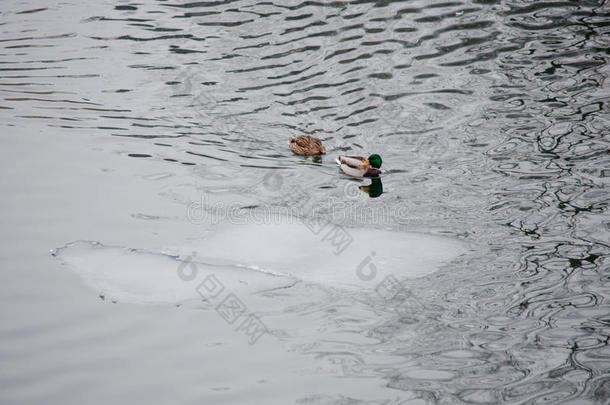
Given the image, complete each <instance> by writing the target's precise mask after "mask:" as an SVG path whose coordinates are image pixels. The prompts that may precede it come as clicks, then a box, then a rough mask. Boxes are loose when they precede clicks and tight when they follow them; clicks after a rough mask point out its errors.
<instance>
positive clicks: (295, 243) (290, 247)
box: [56, 220, 466, 303]
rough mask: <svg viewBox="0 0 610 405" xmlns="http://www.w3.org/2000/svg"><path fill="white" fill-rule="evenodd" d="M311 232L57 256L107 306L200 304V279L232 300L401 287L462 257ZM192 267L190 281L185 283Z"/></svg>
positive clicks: (281, 227) (372, 234) (420, 242)
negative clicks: (167, 249) (321, 289)
mask: <svg viewBox="0 0 610 405" xmlns="http://www.w3.org/2000/svg"><path fill="white" fill-rule="evenodd" d="M318 228H319V227H318ZM318 228H315V229H314V230H313V231H312V229H311V227H308V226H306V225H305V224H303V223H298V222H296V220H295V223H290V222H289V221H286V222H285V223H275V224H244V225H236V224H224V225H220V226H217V227H215V228H212V229H211V230H210V231H209V232H208V233H207V234H206V236H205V237H204V238H202V239H200V240H199V241H197V243H196V244H195V245H191V246H180V247H177V248H174V249H173V250H172V251H173V252H176V253H177V254H179V255H180V258H177V257H174V256H170V255H167V254H163V253H160V252H147V251H139V250H133V249H128V248H123V247H107V246H103V245H101V244H99V243H94V242H75V243H71V244H68V245H66V246H65V247H63V248H60V249H58V250H57V252H56V255H57V257H59V258H60V259H61V260H62V262H64V263H65V264H66V265H68V266H69V268H70V269H72V270H73V271H74V272H76V273H77V274H78V275H80V276H81V277H82V278H83V280H84V281H85V283H86V284H88V285H89V286H90V287H92V288H94V289H95V290H97V291H99V292H101V293H104V294H107V295H108V296H109V297H112V298H114V299H118V300H121V301H129V302H147V303H151V302H171V303H176V302H182V301H186V300H190V299H201V298H202V297H201V296H200V294H199V293H198V292H197V288H196V287H197V285H199V283H200V282H201V281H202V280H204V279H206V277H214V278H215V280H217V281H218V282H220V283H221V284H222V286H223V287H224V288H226V291H231V292H234V293H235V294H237V295H240V294H241V295H246V294H247V295H250V294H257V293H260V292H263V291H270V290H274V289H278V288H286V287H291V286H293V285H294V284H295V283H296V282H298V281H305V282H308V283H317V284H321V285H323V286H327V287H335V288H344V289H350V290H353V289H374V288H375V287H376V286H377V285H378V284H379V283H380V282H381V281H382V280H383V279H384V278H385V277H387V276H390V275H391V276H394V277H395V278H396V279H399V280H402V279H405V278H410V277H420V276H424V275H426V274H430V273H433V272H434V271H436V270H437V269H438V268H439V267H440V266H442V265H443V264H446V263H448V262H450V261H451V260H452V259H454V258H456V257H457V256H459V255H460V254H462V253H464V252H465V251H466V247H465V245H464V244H463V243H461V242H459V241H457V240H454V239H450V238H445V237H440V236H433V235H426V234H419V233H405V232H397V231H389V230H378V229H370V228H341V227H336V226H333V225H331V224H328V225H326V226H325V227H324V228H322V229H318ZM187 257H188V260H186V261H185V258H187ZM193 267H194V268H196V272H197V274H196V278H195V277H194V278H193V280H185V277H186V278H188V277H189V276H190V275H191V274H192V271H193ZM179 269H181V270H180V271H179ZM180 274H182V277H180ZM214 282H216V281H214ZM212 284H213V283H212ZM204 292H205V291H204Z"/></svg>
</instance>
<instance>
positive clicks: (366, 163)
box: [362, 160, 370, 166]
mask: <svg viewBox="0 0 610 405" xmlns="http://www.w3.org/2000/svg"><path fill="white" fill-rule="evenodd" d="M369 165H370V163H369V161H368V160H365V161H364V162H362V166H369Z"/></svg>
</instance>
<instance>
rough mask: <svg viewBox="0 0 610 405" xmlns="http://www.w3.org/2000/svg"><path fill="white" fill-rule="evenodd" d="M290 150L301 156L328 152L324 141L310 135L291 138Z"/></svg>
mask: <svg viewBox="0 0 610 405" xmlns="http://www.w3.org/2000/svg"><path fill="white" fill-rule="evenodd" d="M290 150H291V151H293V152H294V153H295V154H297V155H301V156H313V155H324V154H325V153H326V148H325V147H324V145H322V141H321V140H319V139H318V138H314V137H313V136H309V135H302V136H297V137H296V138H292V139H291V140H290Z"/></svg>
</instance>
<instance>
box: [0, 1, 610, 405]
mask: <svg viewBox="0 0 610 405" xmlns="http://www.w3.org/2000/svg"><path fill="white" fill-rule="evenodd" d="M36 8H38V7H35V6H34V5H32V6H30V7H28V5H27V4H24V3H11V4H10V6H9V5H8V4H5V5H4V7H3V9H4V11H3V13H2V15H1V16H0V24H1V27H2V32H3V33H2V39H1V43H0V46H2V57H1V61H2V62H1V66H0V91H1V92H2V95H3V98H2V101H0V108H1V109H2V110H0V114H1V115H2V117H3V118H2V119H3V121H5V122H6V123H7V125H9V126H10V125H14V126H19V125H23V123H25V122H28V123H31V122H37V123H38V125H40V126H41V127H45V126H52V127H60V128H65V129H66V130H73V131H75V136H78V132H79V130H82V129H95V130H97V131H98V132H99V133H105V134H107V135H108V137H115V138H116V139H117V142H120V141H122V140H123V139H126V138H127V139H136V140H137V142H135V143H128V144H127V145H129V148H131V150H129V151H128V153H126V154H125V159H130V158H131V157H134V158H140V159H142V158H145V159H154V160H156V161H159V163H160V164H161V163H163V164H168V163H169V164H177V165H192V166H193V176H194V177H195V178H196V179H197V182H199V183H200V184H201V185H202V186H204V187H209V188H210V189H216V190H217V192H222V191H219V185H222V190H226V193H227V194H228V195H234V194H236V195H238V196H239V195H245V193H244V192H242V191H240V190H242V189H243V184H242V183H243V182H246V183H248V182H250V183H254V182H256V181H260V179H263V178H265V176H266V175H268V173H269V170H270V169H273V172H274V173H275V172H277V173H280V175H279V177H278V178H277V179H276V180H274V183H273V184H274V186H273V187H267V190H268V191H270V192H268V193H267V194H265V195H264V196H263V197H261V198H263V199H264V201H263V202H264V203H266V204H271V205H274V204H275V205H281V204H283V201H284V200H283V198H282V193H283V191H282V190H288V189H289V188H287V187H289V186H290V185H291V184H301V185H303V186H304V187H305V188H306V189H307V190H309V191H310V192H311V194H312V195H313V196H314V198H318V199H324V198H327V197H328V196H336V197H341V196H343V195H344V192H345V189H346V184H347V183H349V182H350V180H349V179H345V178H341V177H340V176H339V175H338V173H337V172H336V169H335V168H334V162H333V156H334V155H336V154H337V153H344V152H346V153H350V154H363V155H368V153H372V152H376V153H379V154H380V155H382V156H383V159H384V168H386V169H388V170H389V173H387V174H386V175H385V176H384V177H383V187H381V182H376V181H373V182H372V184H370V185H369V184H368V182H369V181H370V180H367V181H365V182H363V183H358V184H357V185H359V186H361V188H362V187H368V189H363V190H365V191H367V193H368V194H369V196H370V197H378V198H375V199H373V198H368V197H367V196H366V195H364V194H362V193H360V194H361V195H360V197H361V198H358V199H357V203H358V204H361V205H362V206H370V204H385V206H390V207H396V206H399V207H407V208H408V215H406V216H403V217H401V218H393V219H391V221H389V222H391V223H392V225H393V226H400V227H404V228H407V229H416V230H424V231H428V232H436V233H442V234H445V235H450V236H454V237H459V238H462V239H464V240H466V241H468V242H471V243H473V244H475V245H476V246H478V248H476V253H474V254H470V255H467V256H465V257H462V258H461V259H459V260H458V262H456V263H454V264H453V265H452V266H450V267H449V268H446V269H443V270H442V271H441V272H440V273H438V274H436V275H434V276H430V277H427V278H424V279H420V280H416V281H411V282H409V289H408V290H405V291H403V292H402V293H401V294H399V295H398V296H396V297H394V298H393V299H392V300H391V301H384V300H382V299H380V298H379V297H376V296H371V297H352V296H341V297H338V298H337V300H336V302H335V303H334V305H335V306H336V308H337V310H336V311H334V312H329V313H326V314H325V316H326V317H327V319H328V320H332V324H333V325H334V326H333V327H332V328H331V329H333V330H332V333H334V334H336V336H338V337H337V338H336V339H334V338H331V339H326V338H325V339H321V340H317V339H315V338H314V341H310V342H307V344H305V343H304V344H303V345H302V347H300V349H301V350H302V351H303V352H305V353H311V354H312V355H317V356H319V357H320V358H322V359H323V361H325V362H327V364H334V365H339V366H340V367H339V369H338V371H336V373H335V374H336V375H358V376H363V377H369V378H379V379H380V380H381V381H383V383H384V384H387V386H389V387H391V388H393V389H395V390H397V392H398V393H400V394H401V395H405V398H407V399H409V398H410V399H416V398H419V399H420V400H421V401H422V402H423V403H437V402H438V403H558V402H561V401H569V400H582V401H585V399H586V400H588V401H589V402H596V403H604V402H605V401H607V400H608V398H610V377H609V376H608V367H609V364H610V349H609V346H608V337H609V331H610V329H609V328H610V315H609V314H610V306H609V305H608V302H607V300H608V298H609V296H610V275H609V274H610V273H609V272H608V268H609V266H608V260H609V256H610V255H609V253H610V252H609V245H608V244H609V232H610V217H609V216H608V213H607V207H608V201H609V195H610V194H608V192H607V190H606V186H607V183H608V180H607V179H608V177H609V175H610V159H609V158H610V156H609V152H608V151H609V147H608V146H609V144H608V128H610V111H609V110H608V100H609V99H610V90H609V89H610V87H609V86H608V84H607V76H608V49H609V48H610V35H609V29H610V28H609V21H610V8H609V6H608V4H606V2H604V1H579V2H573V1H572V2H568V1H556V2H525V1H512V2H498V1H487V0H478V1H477V0H472V1H445V2H441V1H437V2H425V1H352V2H349V1H345V2H344V1H333V2H316V1H305V2H294V1H292V2H291V1H288V2H286V1H282V2H277V1H275V2H256V1H249V0H244V1H223V2H220V1H218V2H208V1H199V2H187V3H180V2H174V1H156V2H155V1H148V2H143V3H121V4H117V5H109V4H105V5H94V6H92V5H89V6H87V5H80V4H66V3H61V5H59V3H58V4H57V5H54V6H48V8H43V9H39V10H36ZM302 134H311V135H315V136H318V137H320V138H322V139H323V140H324V141H325V143H326V144H327V149H328V150H329V154H328V155H327V156H325V157H323V158H322V159H318V160H317V161H316V160H312V159H302V158H298V157H295V156H292V155H291V153H290V151H289V150H288V148H287V146H286V141H287V140H288V139H289V138H290V137H291V136H295V135H302ZM267 179H269V177H267ZM382 191H383V194H382ZM372 206H373V207H378V206H379V205H372ZM390 212H395V211H391V210H390ZM352 222H353V221H352ZM348 225H354V223H349V224H348ZM350 306H355V307H357V308H359V310H358V311H354V313H353V314H352V313H350V312H349V309H345V310H343V309H342V308H344V307H350ZM323 310H326V309H325V308H320V311H321V312H322V311H323ZM350 314H351V315H350ZM359 317H360V318H359ZM359 320H360V321H362V322H361V323H359V322H358V321H359ZM329 322H330V321H329ZM327 332H328V331H327ZM328 333H330V332H328ZM346 334H348V335H349V334H352V335H354V336H360V335H361V336H366V337H367V338H369V342H371V341H373V342H374V343H372V344H371V343H369V344H366V345H362V344H357V343H354V342H355V341H358V340H357V339H353V340H350V339H346V338H345V337H344V336H346ZM339 336H343V338H341V337H339ZM341 339H343V340H341ZM289 344H290V343H289ZM388 357H389V358H390V360H389V361H387V360H386V361H382V360H380V359H386V358H388ZM346 397H349V393H346ZM357 399H358V398H354V400H357ZM301 400H303V401H306V400H310V401H312V403H339V401H340V399H339V398H320V397H319V396H312V397H311V398H301ZM354 403H356V402H354ZM574 403H581V402H574ZM582 403H585V402H582Z"/></svg>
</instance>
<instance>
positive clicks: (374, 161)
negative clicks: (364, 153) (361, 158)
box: [367, 153, 381, 169]
mask: <svg viewBox="0 0 610 405" xmlns="http://www.w3.org/2000/svg"><path fill="white" fill-rule="evenodd" d="M367 160H368V162H369V164H370V165H371V166H372V167H374V168H375V169H379V168H380V167H381V156H379V155H378V154H376V153H373V154H372V155H371V156H369V158H368V159H367Z"/></svg>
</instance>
